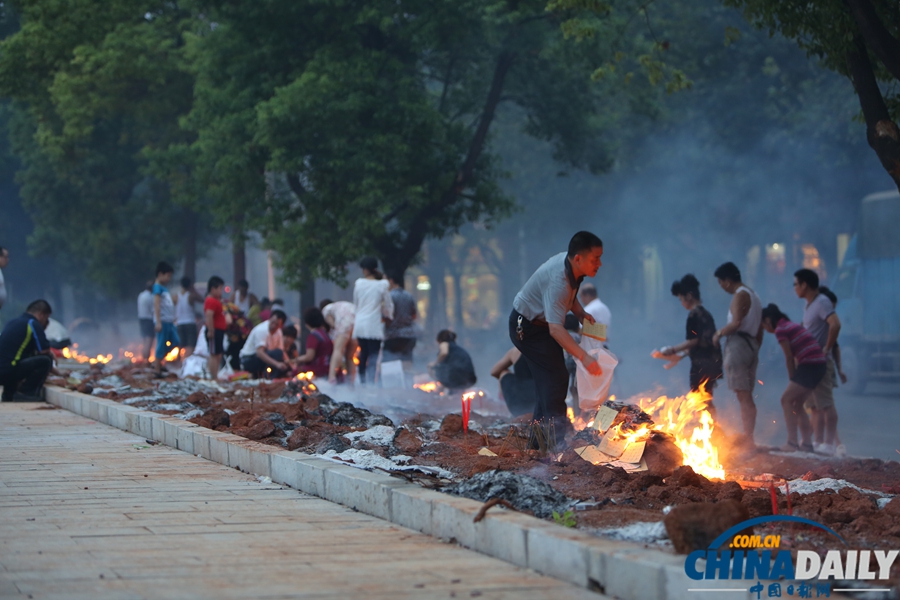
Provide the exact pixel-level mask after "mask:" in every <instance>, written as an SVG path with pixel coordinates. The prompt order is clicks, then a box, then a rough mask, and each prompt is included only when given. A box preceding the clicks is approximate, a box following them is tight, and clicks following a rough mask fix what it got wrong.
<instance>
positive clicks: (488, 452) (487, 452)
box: [478, 448, 497, 456]
mask: <svg viewBox="0 0 900 600" xmlns="http://www.w3.org/2000/svg"><path fill="white" fill-rule="evenodd" d="M478 454H480V455H481V456H497V455H496V454H495V453H493V452H491V450H490V449H488V448H482V449H481V450H479V451H478Z"/></svg>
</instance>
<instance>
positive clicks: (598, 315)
mask: <svg viewBox="0 0 900 600" xmlns="http://www.w3.org/2000/svg"><path fill="white" fill-rule="evenodd" d="M579 297H580V298H581V304H582V306H584V312H586V313H587V314H589V315H591V316H592V317H594V321H596V322H597V323H603V324H604V325H606V339H607V341H608V340H609V325H610V322H611V321H612V313H610V312H609V307H608V306H606V305H605V304H603V302H601V301H600V298H598V297H597V288H595V287H594V284H592V283H583V284H581V292H580V293H579Z"/></svg>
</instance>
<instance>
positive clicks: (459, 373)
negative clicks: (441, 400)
mask: <svg viewBox="0 0 900 600" xmlns="http://www.w3.org/2000/svg"><path fill="white" fill-rule="evenodd" d="M437 343H438V355H437V359H436V360H435V361H434V362H433V363H431V364H430V365H428V369H429V371H430V372H431V376H432V377H434V378H435V379H437V380H438V382H439V383H440V384H441V385H442V386H444V387H445V388H447V389H448V390H451V391H462V390H464V389H466V388H468V387H472V386H473V385H475V382H476V381H478V378H477V377H475V365H474V364H472V357H471V356H469V353H468V352H466V349H465V348H463V347H462V346H460V345H459V344H457V343H456V334H455V333H453V332H452V331H450V330H449V329H442V330H441V331H439V332H438V334H437Z"/></svg>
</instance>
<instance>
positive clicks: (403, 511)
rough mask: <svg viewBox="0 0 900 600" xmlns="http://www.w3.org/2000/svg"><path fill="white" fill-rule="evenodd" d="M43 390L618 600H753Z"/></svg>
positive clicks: (616, 553) (500, 517) (660, 564)
mask: <svg viewBox="0 0 900 600" xmlns="http://www.w3.org/2000/svg"><path fill="white" fill-rule="evenodd" d="M46 392H47V402H49V403H51V404H54V405H56V406H59V407H61V408H64V409H66V410H69V411H71V412H74V413H76V414H79V415H82V416H85V417H88V418H91V419H93V420H95V421H98V422H100V423H105V424H107V425H111V426H113V427H117V428H119V429H122V430H125V431H130V432H132V433H134V434H135V435H138V436H140V437H142V438H145V439H148V440H154V441H157V442H159V443H162V444H166V445H167V446H171V447H173V448H176V449H178V450H183V451H185V452H190V453H191V454H196V455H197V456H202V457H203V458H205V459H207V460H212V461H215V462H217V463H220V464H223V465H227V466H230V467H234V468H235V469H239V470H241V471H244V472H246V473H252V474H254V475H263V476H267V477H270V478H271V479H272V481H274V482H277V483H279V484H283V485H287V486H290V487H292V488H294V489H296V490H300V491H302V492H305V493H307V494H312V495H314V496H319V497H320V498H325V499H326V500H330V501H332V502H336V503H338V504H342V505H344V506H348V507H350V508H353V509H354V510H358V511H360V512H363V513H366V514H369V515H372V516H375V517H379V518H381V519H385V520H388V521H390V522H392V523H396V524H397V525H401V526H403V527H408V528H410V529H414V530H416V531H420V532H422V533H425V534H428V535H432V536H435V537H438V538H442V539H445V540H448V541H455V542H457V543H459V544H460V545H462V546H465V547H466V548H471V549H472V550H475V551H478V552H481V553H483V554H487V555H489V556H493V557H495V558H499V559H501V560H505V561H507V562H510V563H512V564H514V565H517V566H520V567H524V568H529V569H533V570H535V571H537V572H538V573H541V574H544V575H548V576H550V577H555V578H557V579H561V580H564V581H568V582H571V583H574V584H575V585H579V586H582V587H584V588H587V589H590V590H593V591H596V592H600V593H603V594H606V595H609V596H613V597H616V598H620V599H621V600H682V599H689V598H690V599H694V600H696V599H697V598H715V597H721V596H720V595H719V594H717V593H716V592H712V593H702V592H698V591H690V590H697V589H704V588H705V589H708V590H712V589H717V590H723V589H728V591H729V593H728V594H726V595H727V597H728V598H729V600H749V599H750V598H754V599H755V598H756V594H755V593H754V594H750V592H749V591H747V589H746V588H747V587H748V586H749V584H748V582H746V581H740V580H738V581H727V580H716V581H693V580H691V579H689V578H688V577H687V576H686V575H685V573H684V557H682V556H675V555H672V554H668V553H665V552H662V551H659V550H656V549H651V548H647V547H645V546H642V545H639V544H633V543H627V542H617V541H612V540H606V539H602V538H598V537H596V536H592V535H589V534H587V533H583V532H580V531H576V530H574V529H567V528H565V527H562V526H560V525H557V524H555V523H551V522H548V521H543V520H541V519H537V518H535V517H531V516H528V515H524V514H521V513H517V512H514V511H508V510H503V509H500V508H499V507H498V508H493V509H491V510H490V511H488V513H487V516H485V518H484V519H483V520H481V521H480V522H478V523H474V522H473V518H474V517H475V515H476V514H477V513H478V511H479V509H480V508H481V507H482V503H481V502H476V501H474V500H469V499H467V498H458V497H455V496H450V495H448V494H443V493H441V492H436V491H432V490H428V489H425V488H422V487H420V486H418V485H416V484H413V483H409V482H406V481H404V480H402V479H398V478H396V477H391V476H389V475H387V474H381V473H371V472H368V471H364V470H362V469H357V468H355V467H351V466H348V465H341V464H337V463H335V462H332V461H329V460H323V459H320V458H316V457H314V456H310V455H308V454H303V453H301V452H289V451H287V450H279V449H278V448H275V447H273V446H268V445H266V444H260V443H258V442H253V441H250V440H247V439H245V438H242V437H239V436H236V435H232V434H229V433H222V432H219V431H213V430H211V429H207V428H205V427H200V426H199V425H195V424H194V423H191V422H189V421H183V420H181V419H177V418H174V417H168V416H165V415H160V414H157V413H153V412H149V411H144V410H140V409H137V408H134V407H131V406H127V405H124V404H120V403H118V402H114V401H112V400H106V399H103V398H97V397H94V396H88V395H86V394H80V393H78V392H72V391H69V390H66V389H63V388H59V387H54V386H48V387H47V389H46ZM753 583H755V582H753ZM732 590H734V591H732ZM740 590H743V591H740ZM763 596H765V593H764V594H763ZM831 597H832V598H840V597H841V596H840V595H839V594H834V593H832V596H831Z"/></svg>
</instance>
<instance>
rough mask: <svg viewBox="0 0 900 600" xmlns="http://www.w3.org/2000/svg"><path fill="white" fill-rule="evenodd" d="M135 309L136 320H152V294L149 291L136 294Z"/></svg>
mask: <svg viewBox="0 0 900 600" xmlns="http://www.w3.org/2000/svg"><path fill="white" fill-rule="evenodd" d="M137 309H138V319H151V320H152V319H153V293H152V292H151V291H150V290H144V291H143V292H141V293H140V294H138V301H137Z"/></svg>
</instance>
